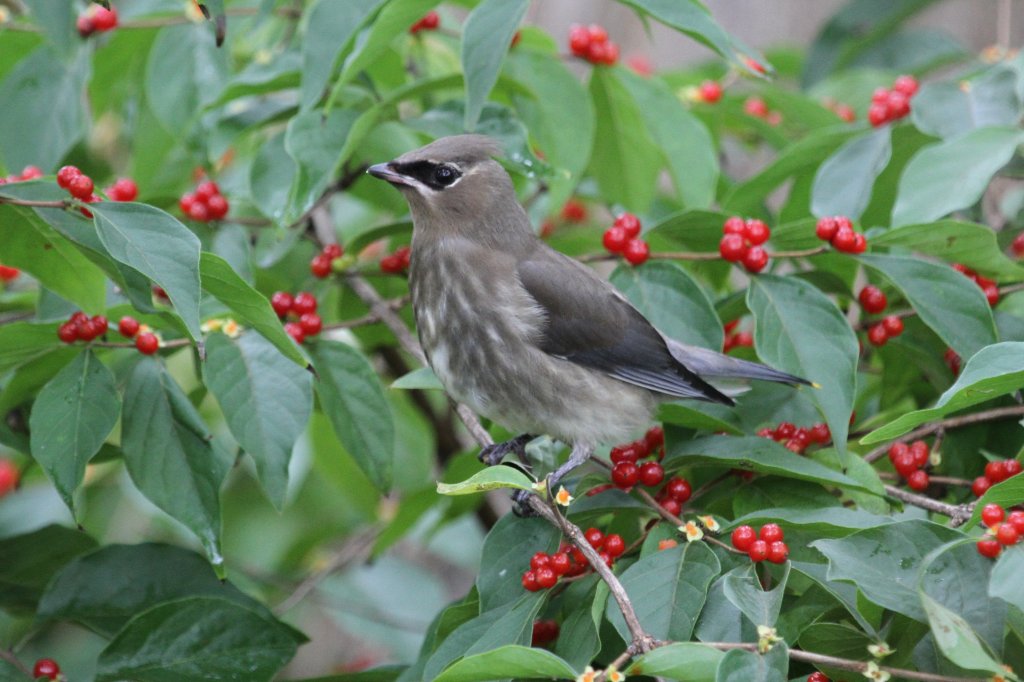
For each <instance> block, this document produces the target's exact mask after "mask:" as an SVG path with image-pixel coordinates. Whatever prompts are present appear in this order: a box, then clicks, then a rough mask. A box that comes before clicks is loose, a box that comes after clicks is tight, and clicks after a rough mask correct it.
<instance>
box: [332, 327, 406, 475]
mask: <svg viewBox="0 0 1024 682" xmlns="http://www.w3.org/2000/svg"><path fill="white" fill-rule="evenodd" d="M312 355H313V363H314V365H315V366H316V369H317V375H318V376H319V381H318V382H317V383H316V389H317V393H318V395H319V396H320V400H321V401H322V403H323V410H324V412H325V413H327V415H328V416H329V417H330V419H331V425H332V426H333V427H334V432H335V433H336V434H337V435H338V439H339V440H341V444H342V445H343V446H345V449H346V450H347V451H348V453H349V454H350V455H352V457H353V458H354V459H355V461H356V463H357V464H358V465H359V468H360V469H362V470H363V472H364V473H365V474H366V475H367V476H368V477H369V478H370V480H371V481H372V482H373V484H374V485H375V486H376V487H377V489H378V490H381V491H385V490H387V489H389V488H390V487H391V475H392V466H393V464H392V462H393V459H394V456H395V426H394V418H393V417H392V414H391V405H390V404H389V403H388V400H387V397H386V396H385V395H384V389H383V388H382V387H381V385H380V379H379V378H378V377H377V373H376V372H375V371H374V370H373V367H372V366H371V365H370V363H369V362H368V361H367V359H366V358H365V357H364V356H363V354H362V353H360V352H359V351H357V350H356V349H355V348H352V347H351V346H348V345H346V344H344V343H339V342H337V341H320V342H318V343H317V344H316V347H315V348H313V349H312Z"/></svg>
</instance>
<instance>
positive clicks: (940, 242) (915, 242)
mask: <svg viewBox="0 0 1024 682" xmlns="http://www.w3.org/2000/svg"><path fill="white" fill-rule="evenodd" d="M871 245H872V246H880V247H886V246H899V247H903V248H906V249H911V250H913V251H916V252H918V253H923V254H927V255H929V256H935V257H936V258H942V259H943V260H945V261H951V262H956V263H963V264H964V265H966V266H968V267H970V268H972V269H974V270H977V271H979V272H980V273H981V274H983V275H989V276H992V277H999V278H1001V279H1002V278H1007V279H1014V280H1019V279H1024V267H1021V266H1020V265H1019V264H1018V263H1016V262H1014V261H1012V260H1010V259H1009V258H1008V257H1007V256H1006V254H1005V253H1004V252H1003V250H1002V249H1001V248H1000V247H999V243H998V242H997V241H996V233H995V232H994V231H993V230H992V228H990V227H987V226H985V225H979V224H978V223H969V222H965V221H962V220H940V221H938V222H934V223H923V224H919V225H904V226H903V227H897V228H893V229H891V230H889V231H888V232H884V233H882V234H880V235H878V236H874V235H872V237H871Z"/></svg>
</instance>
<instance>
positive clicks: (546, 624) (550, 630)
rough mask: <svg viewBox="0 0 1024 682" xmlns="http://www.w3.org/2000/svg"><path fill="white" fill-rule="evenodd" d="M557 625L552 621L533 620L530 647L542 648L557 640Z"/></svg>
mask: <svg viewBox="0 0 1024 682" xmlns="http://www.w3.org/2000/svg"><path fill="white" fill-rule="evenodd" d="M558 631H559V628H558V623H556V622H555V621H553V620H535V621H534V622H533V638H532V639H531V640H530V646H544V645H545V644H550V643H551V642H553V641H555V640H556V639H558Z"/></svg>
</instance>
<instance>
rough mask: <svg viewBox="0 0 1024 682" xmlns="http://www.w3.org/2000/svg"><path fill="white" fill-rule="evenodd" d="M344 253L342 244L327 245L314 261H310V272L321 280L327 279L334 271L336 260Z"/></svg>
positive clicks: (314, 257)
mask: <svg viewBox="0 0 1024 682" xmlns="http://www.w3.org/2000/svg"><path fill="white" fill-rule="evenodd" d="M344 252H345V251H344V249H342V248H341V245H340V244H327V245H326V246H324V248H323V250H322V251H320V253H318V254H317V255H315V256H313V260H311V261H309V271H310V272H311V273H313V276H314V277H317V278H319V279H323V278H324V277H327V276H328V275H330V274H331V271H332V270H333V269H334V267H333V264H334V259H335V258H341V254H343V253H344Z"/></svg>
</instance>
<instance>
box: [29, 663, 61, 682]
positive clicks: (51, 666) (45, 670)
mask: <svg viewBox="0 0 1024 682" xmlns="http://www.w3.org/2000/svg"><path fill="white" fill-rule="evenodd" d="M59 674H60V666H59V665H57V661H55V660H53V659H52V658H40V659H39V660H38V661H36V664H35V665H34V666H32V677H36V678H39V677H49V678H50V679H51V680H55V679H57V675H59Z"/></svg>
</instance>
